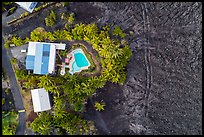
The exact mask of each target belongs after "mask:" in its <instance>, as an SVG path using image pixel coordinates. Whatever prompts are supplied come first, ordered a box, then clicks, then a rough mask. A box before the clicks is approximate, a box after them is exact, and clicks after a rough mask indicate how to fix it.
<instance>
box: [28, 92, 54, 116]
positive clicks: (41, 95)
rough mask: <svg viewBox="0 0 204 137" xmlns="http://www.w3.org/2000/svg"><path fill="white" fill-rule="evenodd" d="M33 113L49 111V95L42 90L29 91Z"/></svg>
mask: <svg viewBox="0 0 204 137" xmlns="http://www.w3.org/2000/svg"><path fill="white" fill-rule="evenodd" d="M31 95H32V102H33V108H34V112H42V111H46V110H50V109H51V106H50V99H49V93H48V92H47V91H46V90H45V89H44V88H39V89H33V90H31Z"/></svg>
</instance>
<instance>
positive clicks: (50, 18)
mask: <svg viewBox="0 0 204 137" xmlns="http://www.w3.org/2000/svg"><path fill="white" fill-rule="evenodd" d="M56 20H57V16H56V14H55V13H54V11H53V10H51V11H50V15H49V16H48V17H47V18H45V24H46V26H50V27H52V26H54V24H55V21H56Z"/></svg>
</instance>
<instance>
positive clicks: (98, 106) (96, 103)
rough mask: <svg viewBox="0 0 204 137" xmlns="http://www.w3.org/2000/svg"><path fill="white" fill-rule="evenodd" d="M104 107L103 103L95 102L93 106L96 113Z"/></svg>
mask: <svg viewBox="0 0 204 137" xmlns="http://www.w3.org/2000/svg"><path fill="white" fill-rule="evenodd" d="M105 106H106V104H105V103H104V102H102V103H98V102H95V105H94V107H95V109H96V110H97V111H101V110H104V107H105Z"/></svg>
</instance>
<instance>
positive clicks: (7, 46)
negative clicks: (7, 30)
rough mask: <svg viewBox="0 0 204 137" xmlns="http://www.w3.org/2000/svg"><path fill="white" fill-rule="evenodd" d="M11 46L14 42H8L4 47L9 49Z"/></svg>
mask: <svg viewBox="0 0 204 137" xmlns="http://www.w3.org/2000/svg"><path fill="white" fill-rule="evenodd" d="M10 44H12V41H11V40H7V41H6V43H5V44H4V47H5V48H7V49H8V48H9V47H10Z"/></svg>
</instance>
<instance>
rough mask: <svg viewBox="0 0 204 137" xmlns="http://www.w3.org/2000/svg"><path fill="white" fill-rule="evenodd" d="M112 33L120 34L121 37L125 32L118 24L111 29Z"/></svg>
mask: <svg viewBox="0 0 204 137" xmlns="http://www.w3.org/2000/svg"><path fill="white" fill-rule="evenodd" d="M113 35H114V36H120V37H121V38H124V37H125V33H123V31H122V30H121V28H120V27H119V26H116V27H115V28H114V30H113Z"/></svg>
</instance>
